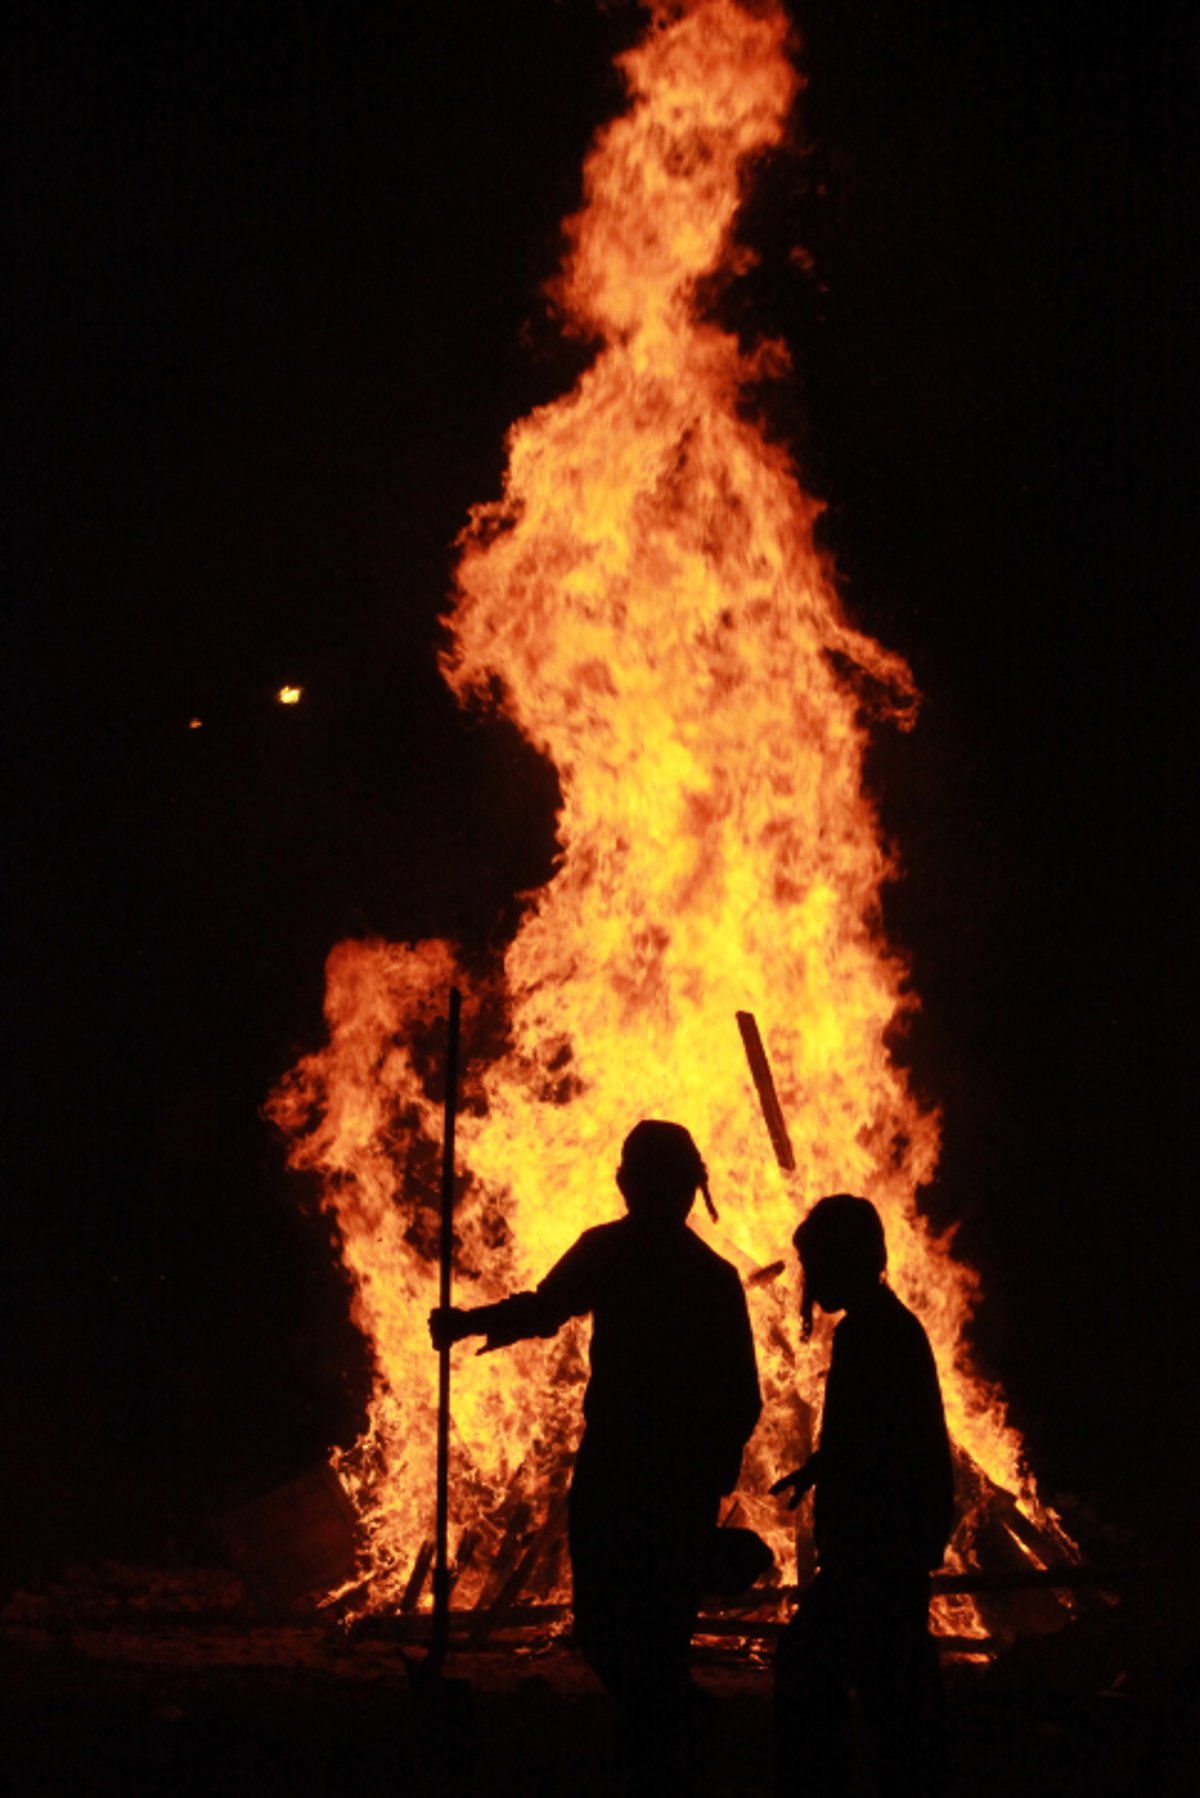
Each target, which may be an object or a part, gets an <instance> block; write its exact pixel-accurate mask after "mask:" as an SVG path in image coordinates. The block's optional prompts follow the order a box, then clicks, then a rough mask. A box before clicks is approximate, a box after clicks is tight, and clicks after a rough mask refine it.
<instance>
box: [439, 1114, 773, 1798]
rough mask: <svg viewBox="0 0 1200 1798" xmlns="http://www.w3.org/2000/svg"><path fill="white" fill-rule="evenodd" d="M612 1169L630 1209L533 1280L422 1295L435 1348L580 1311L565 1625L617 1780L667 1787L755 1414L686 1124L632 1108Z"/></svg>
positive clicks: (683, 1759)
mask: <svg viewBox="0 0 1200 1798" xmlns="http://www.w3.org/2000/svg"><path fill="white" fill-rule="evenodd" d="M617 1185H618V1187H619V1188H620V1190H621V1193H622V1195H623V1197H624V1199H625V1203H626V1205H627V1207H628V1212H629V1215H628V1216H627V1217H623V1218H621V1219H619V1220H618V1221H616V1222H613V1223H607V1224H600V1225H598V1226H597V1227H596V1228H595V1229H591V1230H585V1231H584V1233H583V1235H582V1236H581V1237H580V1238H579V1240H578V1242H576V1243H575V1245H574V1247H573V1248H570V1249H568V1250H567V1253H566V1254H565V1255H564V1256H563V1257H562V1260H561V1261H559V1262H558V1263H556V1265H555V1266H554V1267H552V1268H551V1270H550V1272H549V1273H548V1274H547V1275H546V1277H545V1279H544V1280H543V1281H542V1282H541V1284H540V1285H539V1286H538V1288H537V1290H536V1291H535V1292H522V1293H518V1294H516V1295H515V1296H514V1297H512V1298H507V1299H502V1300H501V1301H500V1302H499V1303H498V1304H495V1305H482V1306H479V1307H477V1308H475V1309H474V1310H472V1311H458V1310H454V1309H451V1310H450V1311H449V1312H445V1313H443V1312H441V1311H435V1312H433V1313H432V1315H431V1317H430V1329H431V1333H432V1335H433V1339H434V1345H435V1347H436V1346H438V1345H440V1343H441V1342H442V1341H443V1340H448V1341H450V1342H456V1341H458V1340H460V1339H461V1338H462V1337H464V1336H469V1335H480V1334H483V1335H486V1337H487V1343H486V1346H487V1347H488V1348H489V1349H491V1348H501V1347H503V1346H505V1345H506V1344H508V1343H511V1342H516V1341H518V1340H519V1339H520V1338H522V1337H527V1336H552V1335H553V1334H554V1333H555V1331H557V1330H558V1329H560V1328H561V1326H562V1325H563V1324H564V1323H565V1322H566V1321H567V1319H568V1318H570V1317H582V1316H584V1315H585V1314H587V1313H589V1312H590V1314H591V1317H592V1339H591V1377H590V1379H589V1381H588V1387H587V1392H586V1394H585V1397H584V1401H583V1414H584V1432H583V1439H582V1441H581V1442H580V1445H579V1453H578V1455H577V1457H576V1461H575V1468H574V1473H573V1476H572V1481H571V1492H570V1511H569V1544H570V1550H571V1568H572V1583H573V1597H574V1613H575V1640H576V1644H577V1646H578V1648H579V1650H580V1652H581V1654H582V1655H583V1656H584V1659H585V1660H587V1661H588V1663H589V1664H590V1665H591V1667H592V1668H593V1669H594V1670H595V1672H596V1673H597V1674H598V1675H599V1677H600V1679H601V1680H602V1681H603V1682H604V1684H605V1686H606V1687H607V1688H608V1690H609V1692H610V1693H611V1694H612V1696H613V1698H614V1700H615V1701H616V1705H617V1716H618V1727H619V1730H620V1734H621V1740H622V1744H623V1752H624V1754H625V1756H626V1759H627V1761H628V1763H629V1766H630V1770H631V1772H632V1774H633V1777H634V1783H635V1784H637V1785H638V1786H640V1787H643V1788H645V1789H658V1788H659V1787H660V1786H661V1788H662V1789H664V1790H666V1789H671V1788H670V1786H668V1785H666V1784H664V1783H663V1782H664V1781H671V1782H673V1785H674V1789H680V1786H681V1785H682V1784H683V1783H685V1782H686V1766H687V1745H688V1741H689V1737H690V1735H691V1734H692V1733H693V1732H692V1728H691V1726H692V1724H693V1723H694V1720H695V1715H696V1711H697V1708H698V1707H697V1694H696V1689H695V1688H694V1687H693V1685H692V1681H691V1676H690V1673H689V1670H688V1649H689V1644H690V1641H691V1636H692V1631H693V1629H694V1627H695V1622H696V1612H697V1608H698V1605H699V1600H700V1575H701V1559H702V1556H703V1553H704V1549H705V1545H706V1543H707V1542H708V1540H709V1538H710V1537H711V1535H712V1532H713V1530H714V1528H715V1525H716V1517H717V1506H718V1502H719V1500H720V1497H721V1494H722V1493H725V1492H729V1491H731V1490H732V1489H733V1487H734V1486H735V1485H736V1483H737V1478H738V1473H739V1471H740V1467H741V1458H742V1449H743V1447H744V1445H745V1443H746V1440H747V1438H748V1437H749V1435H750V1432H751V1430H752V1429H753V1428H754V1425H755V1423H756V1422H757V1420H758V1415H759V1410H760V1408H761V1406H760V1398H759V1389H758V1373H757V1369H756V1366H755V1359H754V1344H753V1340H752V1337H751V1334H750V1322H749V1318H748V1315H747V1311H746V1300H745V1295H744V1294H743V1291H742V1285H741V1281H740V1279H739V1278H738V1275H737V1273H736V1271H735V1270H734V1268H733V1267H731V1266H730V1264H729V1263H728V1262H727V1261H724V1260H722V1259H721V1257H720V1256H719V1255H717V1254H716V1253H714V1251H713V1250H712V1249H710V1248H709V1247H708V1246H707V1245H706V1244H705V1243H703V1242H702V1241H701V1240H700V1238H699V1237H698V1236H697V1235H695V1234H694V1233H693V1232H692V1231H691V1230H689V1229H688V1227H687V1216H688V1213H689V1211H690V1210H691V1208H692V1202H693V1200H694V1198H695V1196H696V1192H697V1189H700V1190H702V1191H703V1193H704V1197H705V1201H706V1203H707V1204H708V1206H709V1209H710V1211H712V1214H713V1216H714V1217H715V1216H716V1212H715V1211H714V1210H713V1207H712V1199H711V1197H710V1196H709V1192H708V1177H707V1173H706V1171H705V1167H704V1163H703V1161H702V1160H701V1158H700V1155H699V1152H698V1150H697V1148H696V1145H695V1143H694V1142H693V1141H692V1139H691V1136H690V1135H689V1134H688V1132H687V1131H686V1130H685V1129H683V1127H682V1126H681V1125H679V1124H668V1123H660V1122H656V1121H650V1120H646V1121H643V1122H642V1123H640V1124H638V1125H637V1126H636V1127H635V1128H634V1129H633V1130H632V1131H631V1132H630V1134H629V1136H628V1137H627V1138H626V1140H625V1144H624V1148H623V1151H622V1155H621V1164H620V1167H619V1168H618V1169H617Z"/></svg>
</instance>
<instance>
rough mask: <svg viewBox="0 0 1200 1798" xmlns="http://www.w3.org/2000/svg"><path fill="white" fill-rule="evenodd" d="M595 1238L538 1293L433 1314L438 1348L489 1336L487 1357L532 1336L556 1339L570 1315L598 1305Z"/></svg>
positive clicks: (572, 1253) (582, 1243)
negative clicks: (595, 1287)
mask: <svg viewBox="0 0 1200 1798" xmlns="http://www.w3.org/2000/svg"><path fill="white" fill-rule="evenodd" d="M590 1236H591V1232H590V1231H585V1232H584V1234H583V1235H582V1236H581V1237H580V1238H579V1241H578V1242H577V1243H575V1244H574V1246H573V1247H572V1248H569V1249H568V1250H567V1252H566V1254H565V1255H564V1256H563V1257H562V1260H561V1261H556V1262H555V1264H554V1266H553V1267H552V1268H551V1269H550V1272H549V1273H548V1274H547V1275H546V1277H545V1279H544V1280H542V1281H541V1283H540V1284H539V1285H538V1287H537V1289H536V1291H534V1292H515V1293H513V1294H512V1295H511V1297H509V1298H506V1299H498V1300H497V1301H496V1303H495V1304H494V1305H474V1306H470V1307H465V1306H464V1307H460V1306H457V1305H447V1306H445V1307H444V1308H443V1307H442V1306H438V1307H437V1308H436V1309H435V1310H433V1311H431V1312H430V1313H429V1335H430V1339H431V1341H432V1343H433V1346H434V1348H435V1349H441V1348H448V1347H449V1346H450V1345H451V1344H452V1343H455V1342H462V1341H464V1340H465V1338H466V1337H468V1336H483V1337H485V1338H486V1341H485V1342H484V1345H483V1347H482V1348H481V1349H480V1350H479V1353H480V1354H481V1355H482V1354H486V1353H487V1352H488V1351H489V1350H490V1349H498V1348H507V1347H508V1346H509V1344H510V1343H512V1342H523V1341H525V1339H526V1338H527V1337H530V1336H554V1335H556V1334H557V1332H558V1331H559V1330H561V1328H562V1326H563V1325H564V1324H565V1323H566V1321H567V1319H568V1318H569V1317H582V1316H583V1315H584V1313H585V1312H587V1311H590V1310H591V1309H592V1304H593V1285H594V1279H593V1275H594V1271H595V1270H594V1265H593V1264H594V1262H595V1251H594V1247H593V1246H592V1245H591V1244H590V1243H589V1237H590Z"/></svg>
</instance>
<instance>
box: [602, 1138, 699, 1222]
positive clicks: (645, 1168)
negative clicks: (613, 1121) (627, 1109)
mask: <svg viewBox="0 0 1200 1798" xmlns="http://www.w3.org/2000/svg"><path fill="white" fill-rule="evenodd" d="M617 1185H618V1186H619V1188H620V1190H621V1196H622V1197H623V1198H624V1200H625V1203H626V1205H628V1207H629V1215H630V1217H633V1218H637V1219H638V1220H639V1221H640V1222H644V1223H654V1224H683V1222H684V1221H685V1219H686V1218H687V1214H688V1212H689V1211H690V1210H691V1208H692V1201H693V1199H694V1198H695V1197H696V1193H697V1190H699V1191H700V1192H702V1193H703V1194H704V1202H705V1204H706V1205H707V1206H708V1210H709V1215H710V1216H711V1217H712V1219H713V1221H714V1222H715V1221H716V1216H717V1212H716V1207H715V1206H714V1204H713V1202H712V1197H711V1195H710V1193H709V1190H708V1169H707V1168H706V1167H705V1165H704V1162H703V1160H702V1159H701V1155H700V1151H699V1149H698V1148H697V1147H696V1145H695V1143H694V1142H693V1141H692V1138H691V1133H690V1131H687V1130H685V1129H684V1127H683V1125H682V1124H667V1123H664V1122H662V1121H661V1120H660V1119H658V1118H643V1119H642V1121H641V1123H640V1124H635V1125H634V1127H633V1129H632V1130H631V1131H630V1132H629V1135H628V1136H627V1137H626V1138H625V1142H624V1145H623V1147H622V1149H621V1165H620V1166H619V1167H618V1169H617Z"/></svg>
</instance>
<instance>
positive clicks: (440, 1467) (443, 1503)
mask: <svg viewBox="0 0 1200 1798" xmlns="http://www.w3.org/2000/svg"><path fill="white" fill-rule="evenodd" d="M461 1012H462V995H461V993H460V992H459V990H458V988H457V987H456V986H452V987H451V988H450V1024H449V1029H448V1031H447V1035H446V1103H445V1126H444V1130H443V1135H442V1220H441V1222H442V1235H441V1253H440V1257H439V1264H438V1304H439V1306H441V1308H442V1309H443V1310H445V1309H447V1308H448V1306H449V1304H450V1269H451V1263H452V1260H453V1255H454V1120H455V1117H456V1115H457V1112H458V1036H459V1018H460V1015H461ZM449 1531H450V1349H449V1346H447V1347H445V1348H442V1349H440V1350H439V1351H438V1425H437V1535H436V1545H435V1551H434V1553H435V1558H434V1563H433V1642H432V1646H431V1648H430V1651H429V1662H428V1671H429V1672H430V1673H436V1672H438V1670H439V1669H440V1667H441V1664H442V1662H443V1660H444V1659H445V1655H446V1642H447V1638H448V1636H449V1633H450V1556H449V1552H448V1547H449Z"/></svg>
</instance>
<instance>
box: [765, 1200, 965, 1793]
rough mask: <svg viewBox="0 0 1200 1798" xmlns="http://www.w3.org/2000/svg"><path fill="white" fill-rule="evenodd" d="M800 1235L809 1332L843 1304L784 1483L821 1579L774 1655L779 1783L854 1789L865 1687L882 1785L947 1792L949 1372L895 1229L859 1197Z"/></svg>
mask: <svg viewBox="0 0 1200 1798" xmlns="http://www.w3.org/2000/svg"><path fill="white" fill-rule="evenodd" d="M794 1241H795V1244H796V1248H797V1250H798V1252H799V1255H800V1261H801V1264H802V1267H803V1270H804V1301H803V1328H804V1335H805V1337H807V1336H808V1335H809V1334H810V1332H811V1329H812V1306H813V1304H814V1302H815V1303H816V1304H818V1305H819V1306H820V1307H821V1309H822V1310H823V1311H829V1312H833V1311H844V1312H845V1316H844V1317H843V1319H842V1321H841V1323H839V1324H838V1326H837V1329H836V1330H835V1331H834V1336H833V1355H832V1359H831V1361H830V1366H829V1376H828V1381H827V1384H826V1389H825V1405H824V1413H823V1417H822V1423H821V1439H820V1445H819V1447H818V1449H817V1451H816V1453H815V1454H813V1455H811V1456H810V1457H809V1459H808V1461H807V1462H806V1463H805V1465H804V1466H803V1467H801V1468H799V1469H797V1471H796V1472H795V1473H790V1474H787V1475H786V1476H785V1477H784V1478H783V1479H781V1480H779V1481H778V1482H777V1483H776V1484H775V1485H774V1486H773V1487H772V1491H773V1492H777V1493H778V1492H787V1493H789V1494H790V1503H791V1506H792V1508H793V1509H795V1507H796V1506H797V1505H798V1504H799V1502H800V1500H801V1498H802V1497H803V1496H804V1494H805V1493H806V1492H807V1491H808V1490H809V1489H810V1487H813V1488H815V1492H814V1498H813V1534H814V1537H815V1541H816V1550H817V1565H818V1572H817V1575H816V1578H815V1579H814V1580H813V1583H812V1585H811V1586H810V1587H809V1589H808V1591H807V1592H806V1593H805V1595H804V1599H803V1602H802V1604H801V1608H800V1611H799V1613H798V1614H797V1616H796V1617H795V1618H794V1619H793V1620H792V1622H791V1623H790V1624H789V1625H788V1627H787V1629H786V1630H785V1631H784V1633H783V1636H782V1637H781V1638H780V1643H779V1647H778V1650H777V1652H776V1659H775V1724H776V1746H777V1768H778V1789H779V1791H780V1792H781V1793H782V1792H800V1791H804V1792H805V1793H809V1792H820V1793H822V1794H825V1795H830V1798H831V1795H833V1794H841V1793H845V1792H849V1791H850V1790H851V1789H852V1777H851V1749H850V1737H849V1721H850V1708H849V1701H850V1693H851V1691H852V1690H854V1691H856V1692H857V1693H858V1698H859V1704H860V1707H861V1712H862V1718H863V1724H864V1728H865V1733H866V1738H867V1745H868V1750H869V1753H870V1758H871V1762H872V1766H873V1770H874V1774H875V1778H876V1782H877V1787H878V1790H879V1791H880V1792H881V1793H886V1794H893V1793H927V1792H937V1791H940V1790H941V1789H942V1740H941V1736H942V1726H941V1678H940V1674H939V1671H938V1664H937V1654H936V1651H935V1649H934V1646H933V1643H932V1641H931V1639H930V1635H929V1574H930V1570H931V1569H932V1568H934V1567H938V1566H940V1565H941V1561H942V1557H943V1554H944V1552H945V1548H946V1543H947V1541H948V1540H949V1536H950V1531H951V1528H952V1526H953V1522H954V1488H953V1471H952V1467H951V1461H950V1444H949V1439H948V1437H947V1435H946V1423H945V1418H944V1415H943V1412H942V1398H941V1392H940V1390H939V1387H938V1378H937V1369H936V1367H935V1365H934V1360H933V1354H932V1351H931V1350H930V1347H929V1341H928V1338H927V1337H926V1335H925V1331H924V1330H923V1329H922V1327H921V1325H920V1323H919V1322H918V1321H917V1319H916V1318H915V1317H914V1316H913V1314H912V1312H911V1311H909V1310H907V1309H906V1307H905V1306H904V1305H902V1304H901V1302H900V1300H899V1299H898V1298H897V1297H896V1295H895V1293H893V1292H892V1291H891V1289H890V1287H888V1286H887V1284H886V1282H885V1277H884V1273H885V1268H886V1266H887V1249H886V1246H885V1243H884V1235H883V1225H882V1224H881V1222H880V1219H879V1214H878V1212H877V1211H876V1210H875V1207H874V1206H873V1205H872V1204H871V1203H870V1201H869V1200H867V1199H861V1198H856V1197H854V1196H852V1195H851V1194H849V1193H838V1194H836V1195H835V1196H834V1197H831V1198H826V1199H821V1200H820V1201H819V1203H818V1204H816V1205H814V1207H813V1209H812V1210H811V1211H810V1212H809V1214H808V1216H807V1217H806V1218H805V1220H804V1222H803V1223H802V1224H801V1225H800V1228H799V1229H798V1230H797V1231H796V1234H795V1237H794Z"/></svg>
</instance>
